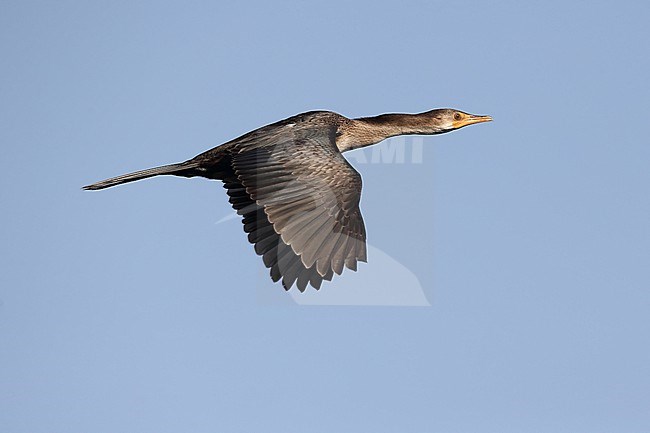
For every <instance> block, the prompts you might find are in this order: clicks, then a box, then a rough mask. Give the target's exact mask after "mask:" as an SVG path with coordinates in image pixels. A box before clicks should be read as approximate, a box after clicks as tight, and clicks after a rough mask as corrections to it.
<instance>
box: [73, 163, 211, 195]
mask: <svg viewBox="0 0 650 433" xmlns="http://www.w3.org/2000/svg"><path fill="white" fill-rule="evenodd" d="M198 166H199V164H198V163H197V162H193V161H186V162H181V163H179V164H170V165H163V166H161V167H155V168H149V169H147V170H140V171H136V172H134V173H128V174H123V175H121V176H117V177H112V178H110V179H106V180H102V181H100V182H97V183H93V184H92V185H86V186H84V187H83V189H85V190H96V189H104V188H110V187H111V186H115V185H120V184H123V183H128V182H133V181H136V180H140V179H146V178H148V177H153V176H159V175H161V174H173V175H176V176H186V177H190V176H192V171H193V169H195V168H197V167H198Z"/></svg>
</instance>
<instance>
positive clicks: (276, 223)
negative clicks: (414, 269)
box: [224, 126, 366, 291]
mask: <svg viewBox="0 0 650 433" xmlns="http://www.w3.org/2000/svg"><path fill="white" fill-rule="evenodd" d="M283 129H284V130H285V131H288V132H285V133H282V134H278V135H277V136H276V137H275V139H274V140H273V141H274V143H273V144H272V145H269V144H266V145H265V146H262V147H255V146H250V147H247V148H244V149H243V150H242V151H240V152H238V153H234V154H233V155H232V156H231V158H232V160H231V165H232V168H233V175H232V176H229V177H228V178H226V179H224V183H225V185H224V186H225V187H226V189H227V190H228V195H229V196H230V202H231V204H232V205H233V207H234V208H235V209H236V210H237V212H238V213H239V214H240V215H242V216H243V217H244V218H243V223H244V230H245V231H246V232H247V233H248V239H249V241H250V242H251V243H253V244H254V245H255V251H256V252H257V254H259V255H261V256H262V257H263V260H264V264H265V265H266V266H267V267H268V268H270V269H271V278H272V279H273V280H274V281H278V280H279V279H280V278H282V284H283V285H284V287H285V289H287V290H288V289H289V288H291V286H292V285H293V284H294V282H297V286H298V289H299V290H300V291H303V290H304V289H305V287H306V285H307V283H310V284H311V285H312V286H313V287H315V288H319V287H320V284H321V282H322V280H323V279H325V280H330V279H331V278H332V276H333V273H334V272H336V273H337V274H341V272H342V271H343V267H344V266H347V267H348V268H350V269H352V270H356V267H357V261H364V262H365V261H366V243H365V240H366V232H365V227H364V224H363V219H362V217H361V212H360V210H359V200H360V198H361V175H359V173H358V172H357V171H356V170H355V169H354V168H352V166H350V164H349V163H348V162H347V161H346V160H345V158H343V156H342V155H341V154H340V153H339V152H338V150H337V149H336V146H335V144H334V142H333V131H331V128H329V127H325V126H323V127H320V128H314V127H311V128H308V129H307V130H301V129H300V128H296V129H295V130H291V128H290V127H289V128H283Z"/></svg>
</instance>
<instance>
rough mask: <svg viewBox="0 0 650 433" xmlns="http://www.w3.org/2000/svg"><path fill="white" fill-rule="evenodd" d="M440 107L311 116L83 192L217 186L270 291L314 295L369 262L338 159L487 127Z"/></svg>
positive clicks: (353, 184) (347, 172)
mask: <svg viewBox="0 0 650 433" xmlns="http://www.w3.org/2000/svg"><path fill="white" fill-rule="evenodd" d="M491 120H492V118H491V117H490V116H477V115H473V114H468V113H465V112H463V111H459V110H454V109H449V108H444V109H436V110H431V111H427V112H424V113H419V114H382V115H379V116H374V117H362V118H356V119H349V118H347V117H345V116H342V115H340V114H337V113H333V112H331V111H310V112H307V113H302V114H298V115H295V116H292V117H289V118H287V119H285V120H281V121H279V122H276V123H273V124H270V125H267V126H263V127H261V128H258V129H256V130H254V131H251V132H249V133H247V134H244V135H242V136H241V137H239V138H235V139H234V140H231V141H229V142H227V143H224V144H222V145H220V146H217V147H215V148H213V149H210V150H208V151H206V152H203V153H201V154H199V155H197V156H195V157H194V158H192V159H189V160H187V161H185V162H181V163H177V164H170V165H164V166H161V167H156V168H150V169H148V170H142V171H136V172H134V173H129V174H124V175H122V176H117V177H113V178H111V179H106V180H103V181H101V182H97V183H94V184H92V185H87V186H84V187H83V189H85V190H98V189H104V188H109V187H112V186H115V185H119V184H122V183H127V182H133V181H136V180H140V179H145V178H148V177H153V176H159V175H174V176H182V177H205V178H208V179H215V180H220V181H222V182H223V185H224V188H225V189H226V191H227V194H228V196H229V198H230V199H229V201H230V203H231V204H232V207H233V208H234V209H235V210H236V211H237V213H238V214H239V215H240V216H242V218H243V220H242V222H243V224H244V231H245V232H246V233H248V240H249V241H250V243H252V244H253V245H254V246H255V252H256V253H257V254H258V255H260V256H262V259H263V261H264V265H265V266H266V267H267V268H269V269H270V274H271V279H272V280H273V281H274V282H277V281H279V280H282V285H283V286H284V288H285V289H286V290H289V289H290V288H291V287H292V286H293V285H294V283H295V284H296V286H297V287H298V290H300V291H301V292H303V291H304V290H305V289H306V287H307V285H308V284H310V285H311V286H312V287H314V288H316V289H319V288H320V286H321V283H322V281H323V280H327V281H330V280H331V279H332V277H333V276H334V274H335V273H336V274H338V275H340V274H341V273H342V272H343V268H344V266H345V267H347V268H349V269H352V270H354V271H356V270H357V262H359V261H362V262H365V261H366V230H365V227H364V224H363V218H362V216H361V211H360V210H359V200H360V199H361V175H360V174H359V173H358V172H357V171H356V170H355V169H354V168H353V167H352V166H351V165H350V164H349V163H348V161H347V160H346V159H345V158H344V157H343V155H342V154H343V152H347V151H349V150H353V149H358V148H361V147H366V146H370V145H372V144H376V143H379V142H380V141H382V140H384V139H386V138H389V137H394V136H398V135H413V134H421V135H433V134H442V133H445V132H450V131H453V130H456V129H459V128H462V127H464V126H467V125H472V124H475V123H480V122H489V121H491Z"/></svg>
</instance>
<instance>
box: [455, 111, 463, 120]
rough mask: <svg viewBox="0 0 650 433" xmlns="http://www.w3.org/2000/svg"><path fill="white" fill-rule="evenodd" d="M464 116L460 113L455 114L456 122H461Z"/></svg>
mask: <svg viewBox="0 0 650 433" xmlns="http://www.w3.org/2000/svg"><path fill="white" fill-rule="evenodd" d="M462 117H463V116H462V115H461V114H460V113H459V112H455V113H454V120H460V119H461V118H462Z"/></svg>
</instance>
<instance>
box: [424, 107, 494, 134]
mask: <svg viewBox="0 0 650 433" xmlns="http://www.w3.org/2000/svg"><path fill="white" fill-rule="evenodd" d="M426 114H427V117H428V118H429V119H430V121H431V126H432V127H433V129H435V130H436V132H437V133H438V134H441V133H444V132H450V131H454V130H456V129H459V128H462V127H463V126H467V125H473V124H474V123H482V122H490V121H492V117H490V116H479V115H476V114H469V113H465V112H464V111H460V110H454V109H453V108H440V109H437V110H431V111H428V112H427V113H426Z"/></svg>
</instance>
